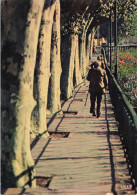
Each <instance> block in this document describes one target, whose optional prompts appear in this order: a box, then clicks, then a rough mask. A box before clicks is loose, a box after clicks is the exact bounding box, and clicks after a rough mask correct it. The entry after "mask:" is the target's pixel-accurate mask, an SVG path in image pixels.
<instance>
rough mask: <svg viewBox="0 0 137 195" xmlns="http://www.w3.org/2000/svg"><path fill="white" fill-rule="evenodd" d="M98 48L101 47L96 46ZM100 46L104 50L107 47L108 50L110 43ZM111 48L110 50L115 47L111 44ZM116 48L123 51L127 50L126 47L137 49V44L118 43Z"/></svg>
mask: <svg viewBox="0 0 137 195" xmlns="http://www.w3.org/2000/svg"><path fill="white" fill-rule="evenodd" d="M98 48H101V46H98ZM102 48H104V50H105V51H106V53H107V51H108V48H109V50H110V45H109V46H108V45H103V46H102ZM111 49H112V52H113V51H114V49H115V47H114V45H112V46H111ZM117 49H118V50H120V51H125V50H128V49H137V45H136V44H125V45H118V46H117Z"/></svg>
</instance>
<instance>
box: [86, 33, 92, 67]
mask: <svg viewBox="0 0 137 195" xmlns="http://www.w3.org/2000/svg"><path fill="white" fill-rule="evenodd" d="M90 45H91V34H88V36H87V47H86V61H87V62H86V64H87V65H88V64H89V59H90V56H89V53H90Z"/></svg>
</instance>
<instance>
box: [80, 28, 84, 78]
mask: <svg viewBox="0 0 137 195" xmlns="http://www.w3.org/2000/svg"><path fill="white" fill-rule="evenodd" d="M79 44H80V47H79V58H80V70H81V76H82V78H84V77H85V75H86V64H85V63H86V60H85V59H86V33H85V32H83V33H82V35H80V40H79Z"/></svg>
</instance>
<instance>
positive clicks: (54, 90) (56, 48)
mask: <svg viewBox="0 0 137 195" xmlns="http://www.w3.org/2000/svg"><path fill="white" fill-rule="evenodd" d="M50 70H51V77H50V83H49V93H48V109H49V110H50V112H51V113H52V114H54V113H56V112H58V111H60V110H61V104H60V75H61V59H60V1H59V0H57V1H56V8H55V12H54V20H53V26H52V41H51V55H50Z"/></svg>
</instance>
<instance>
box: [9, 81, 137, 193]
mask: <svg viewBox="0 0 137 195" xmlns="http://www.w3.org/2000/svg"><path fill="white" fill-rule="evenodd" d="M62 104H63V107H62V110H63V111H64V114H62V115H56V116H55V117H54V119H53V120H51V116H48V117H47V120H48V124H49V125H48V131H49V132H52V133H51V138H49V139H43V138H41V139H37V140H32V144H31V148H32V155H33V159H34V161H35V163H36V173H37V176H39V177H46V178H51V181H50V182H49V185H48V186H47V187H45V188H37V189H36V190H34V189H33V190H25V191H24V192H23V194H43V195H44V194H46V195H48V194H52V195H54V194H62V195H105V194H106V195H112V194H118V195H122V194H135V193H134V190H132V185H131V177H130V174H129V171H128V166H127V163H126V159H125V155H124V151H123V147H122V143H121V140H120V136H119V132H118V126H117V122H116V119H115V115H114V111H113V106H112V104H111V100H110V96H109V92H108V91H107V92H106V94H105V95H104V97H103V100H102V114H101V117H100V118H96V117H93V116H92V115H91V114H90V113H89V109H90V97H89V94H88V82H87V81H85V82H84V83H83V84H81V85H80V86H78V87H76V88H75V91H74V94H73V98H71V99H70V100H69V101H66V102H63V103H62ZM74 112H76V113H77V114H74ZM66 132H67V133H68V137H60V136H59V134H60V135H61V134H62V135H64V134H63V133H66ZM11 191H12V190H11V189H8V190H7V192H6V193H7V194H12V192H11ZM17 191H18V192H19V189H16V190H15V194H17V193H16V192H17ZM6 193H5V194H6Z"/></svg>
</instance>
